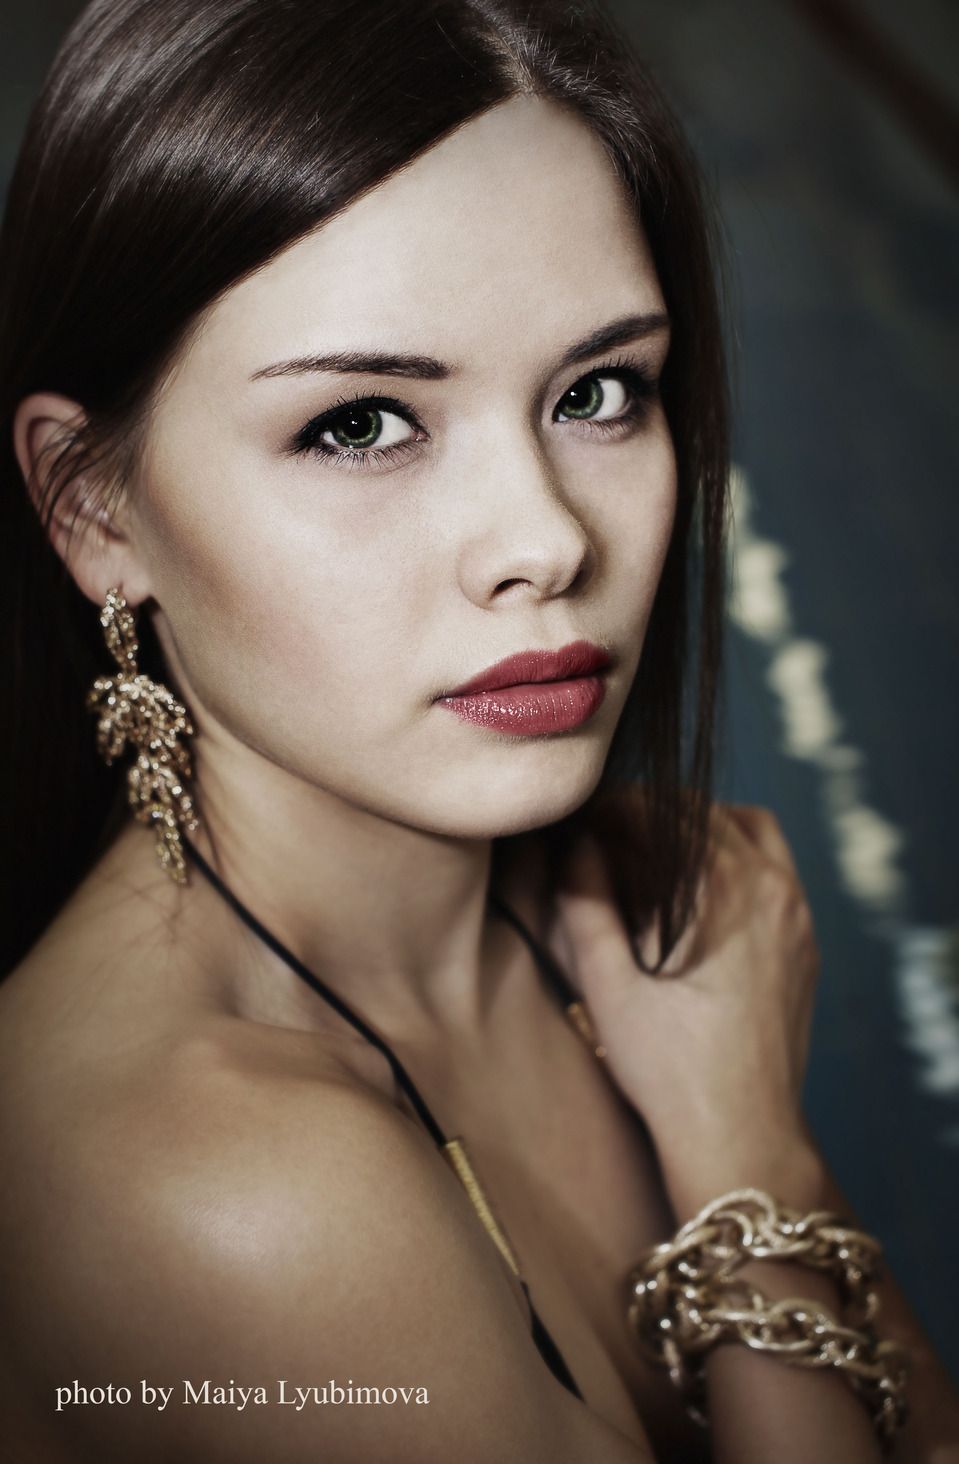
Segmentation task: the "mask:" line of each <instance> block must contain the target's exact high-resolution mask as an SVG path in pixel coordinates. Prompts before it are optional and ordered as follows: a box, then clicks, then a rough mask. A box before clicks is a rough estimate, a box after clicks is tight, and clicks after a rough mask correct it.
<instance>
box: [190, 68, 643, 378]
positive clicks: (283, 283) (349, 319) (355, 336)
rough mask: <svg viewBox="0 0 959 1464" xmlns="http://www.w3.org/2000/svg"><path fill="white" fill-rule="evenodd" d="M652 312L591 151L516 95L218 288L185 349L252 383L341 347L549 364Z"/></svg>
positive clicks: (606, 164)
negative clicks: (606, 323)
mask: <svg viewBox="0 0 959 1464" xmlns="http://www.w3.org/2000/svg"><path fill="white" fill-rule="evenodd" d="M661 308H662V296H661V293H660V290H659V284H658V281H657V279H656V274H655V270H654V268H653V265H652V261H651V258H650V255H649V251H648V247H647V245H646V242H645V239H644V237H643V234H642V230H641V228H640V226H639V223H638V220H637V218H636V215H635V213H634V211H633V210H632V209H631V208H630V206H629V205H628V204H627V202H626V199H625V197H624V195H623V192H622V189H621V187H620V184H619V182H618V179H617V177H616V175H615V172H614V170H613V167H612V165H611V163H610V161H609V159H608V158H607V155H606V153H605V150H604V148H603V146H602V144H601V142H600V141H599V140H598V139H597V138H596V137H595V136H594V135H593V133H592V132H590V130H589V129H588V128H587V126H586V125H585V123H583V122H582V121H581V120H580V119H579V118H578V117H576V116H575V115H574V114H573V113H571V112H567V111H566V110H564V109H563V108H561V107H559V106H557V105H555V104H554V103H550V102H545V101H543V100H541V99H538V98H530V97H517V98H513V99H511V100H510V101H509V102H506V103H503V104H501V105H500V106H498V107H496V108H494V109H492V110H491V111H489V112H487V113H484V114H483V115H482V116H481V117H479V118H476V119H474V120H473V121H472V122H469V123H467V124H466V125H465V126H463V127H461V128H460V129H459V130H458V131H457V132H455V133H454V134H453V135H452V136H450V137H448V138H446V139H445V140H444V141H443V142H441V143H439V144H438V145H437V146H436V147H434V148H433V149H431V150H430V151H429V152H428V153H426V154H424V155H423V156H422V157H420V158H418V159H417V160H416V161H415V162H413V163H412V164H410V165H409V166H408V167H407V168H405V169H404V170H403V171H402V172H400V173H398V174H396V175H394V176H393V177H391V178H389V179H388V180H387V181H386V182H385V183H383V184H381V185H380V186H379V187H378V188H376V189H374V190H373V191H372V192H371V193H369V194H367V195H366V196H365V197H363V198H361V199H359V200H358V201H357V202H356V203H354V204H352V205H351V206H350V207H348V208H346V209H345V210H344V211H343V212H342V213H341V214H339V215H338V216H337V217H335V218H334V219H333V220H331V221H330V222H329V223H328V224H326V225H324V226H323V227H322V228H321V229H318V230H316V231H315V232H314V233H312V234H310V235H307V236H306V237H305V238H303V239H301V240H299V241H298V242H297V243H295V244H293V245H291V246H290V247H289V248H288V249H286V250H285V251H284V252H283V253H282V254H281V255H279V256H278V257H277V258H276V259H274V260H273V261H272V262H271V263H270V264H268V265H266V266H265V267H264V268H263V269H261V270H259V271H258V272H257V273H256V274H254V275H253V276H251V277H250V278H248V279H247V280H244V281H243V282H242V283H240V284H239V285H237V286H235V287H234V288H233V289H232V290H230V291H228V292H227V294H226V295H225V296H223V297H222V298H221V300H220V301H219V302H218V303H217V304H216V306H215V307H214V308H213V309H212V310H211V311H210V313H209V314H208V316H207V318H206V320H205V322H204V326H203V328H202V330H201V332H200V336H199V338H198V340H197V341H196V342H195V348H196V347H198V348H199V350H200V354H201V356H206V355H207V354H208V353H211V352H215V353H216V354H217V355H221V356H222V353H223V352H228V354H229V357H230V359H231V361H232V362H233V363H234V364H235V366H236V367H238V368H240V369H242V370H246V368H249V372H250V373H254V372H256V371H257V370H261V369H262V368H263V367H264V366H265V365H268V364H269V363H270V362H271V360H274V359H275V360H279V359H281V358H283V357H285V356H286V357H288V356H291V355H298V354H299V353H300V352H308V351H311V350H316V349H321V348H323V347H324V346H327V345H334V346H342V345H343V344H347V343H348V344H350V345H354V344H363V345H369V346H375V347H377V348H384V349H389V348H391V347H395V348H397V349H407V350H408V349H411V348H415V349H416V350H417V351H420V352H423V353H429V354H431V355H435V356H437V357H439V358H442V359H444V360H450V361H453V362H455V361H457V360H459V359H464V358H466V357H468V356H469V353H470V351H471V350H474V349H476V348H477V346H480V347H481V346H482V345H483V344H484V343H488V344H496V343H497V342H499V343H500V344H502V342H503V339H504V337H505V338H508V339H509V341H510V342H511V343H512V345H513V347H514V348H519V346H520V344H521V343H524V344H526V345H527V346H528V348H529V350H530V351H531V352H533V351H547V352H548V351H550V350H551V349H552V348H553V343H554V342H555V344H556V347H557V348H559V347H560V346H561V345H562V344H565V343H568V341H569V340H570V339H571V338H578V337H579V336H581V335H583V334H585V333H587V332H589V331H590V330H592V329H595V327H596V325H597V324H598V323H601V322H602V321H603V320H605V319H610V318H615V317H617V316H622V315H627V314H630V313H633V312H635V313H642V312H645V311H650V310H655V309H661ZM191 354H192V353H191Z"/></svg>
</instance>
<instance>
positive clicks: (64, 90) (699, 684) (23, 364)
mask: <svg viewBox="0 0 959 1464" xmlns="http://www.w3.org/2000/svg"><path fill="white" fill-rule="evenodd" d="M521 91H526V92H533V93H536V94H538V95H541V96H543V97H546V98H551V99H554V100H555V101H557V102H559V103H561V104H562V105H564V106H566V107H568V108H571V109H572V110H574V111H575V112H576V113H577V114H578V115H579V116H580V117H582V118H583V120H584V121H585V122H586V124H587V125H588V126H589V127H590V128H591V129H592V130H593V132H594V133H595V134H596V135H597V136H598V137H599V138H600V139H601V140H602V142H603V144H604V145H605V147H606V150H607V152H608V155H609V157H610V158H611V160H612V162H613V164H614V166H615V168H616V170H617V173H618V175H619V177H620V178H621V180H622V183H623V187H624V189H625V190H626V192H627V195H628V196H629V197H630V198H631V199H632V200H633V201H634V203H635V206H636V208H637V210H638V213H639V215H640V216H641V218H642V222H643V225H644V227H645V230H646V234H647V236H648V239H649V242H650V245H651V248H652V252H653V256H654V259H655V262H656V267H657V269H658V272H659V277H660V281H661V284H662V288H663V291H664V294H665V299H666V304H667V308H668V310H669V312H670V315H671V317H672V320H673V345H672V349H671V353H670V356H669V361H668V364H667V368H666V371H665V373H664V376H663V381H662V393H663V399H664V404H665V409H666V413H667V417H668V420H669V423H670V427H671V430H672V433H673V437H674V441H675V445H676V452H677V458H678V467H679V506H678V513H677V518H676V525H675V529H674V533H673V538H672V543H671V546H670V549H669V553H668V557H667V561H666V566H665V569H664V572H663V577H662V581H661V583H660V586H659V590H658V593H657V597H656V603H655V607H654V610H653V616H652V621H651V624H650V627H649V633H648V638H647V643H646V648H645V650H644V653H643V658H642V661H641V665H640V670H639V673H638V675H637V679H636V683H635V686H634V688H633V691H632V693H631V696H630V702H629V705H628V707H627V712H626V714H625V716H624V718H623V722H622V724H621V727H620V728H619V730H618V732H617V736H616V740H615V743H614V748H613V752H612V755H611V759H610V764H609V769H608V772H609V775H610V776H619V777H622V776H624V775H627V774H628V775H629V776H631V777H641V778H642V779H643V781H644V783H645V786H646V789H647V794H646V813H647V817H646V836H647V840H648V848H649V849H650V850H652V851H654V856H653V857H652V858H651V859H649V860H644V861H643V867H642V869H641V870H640V869H639V867H638V865H637V866H636V867H635V868H634V867H633V866H629V867H626V866H624V867H623V869H622V871H621V874H622V880H623V891H622V892H623V895H624V898H627V899H628V902H631V903H632V904H633V905H634V906H635V907H636V909H637V910H639V909H640V908H642V909H643V910H645V911H646V912H647V913H648V912H649V911H651V910H652V911H656V912H658V914H659V918H660V921H661V928H662V930H663V931H664V934H665V936H666V942H667V944H668V943H669V940H670V939H671V934H672V933H673V932H675V930H676V928H677V922H678V921H680V920H681V919H682V918H683V914H684V912H685V910H686V909H688V903H689V898H690V892H691V890H692V888H693V883H694V880H695V877H696V873H697V870H698V866H699V861H700V858H701V853H702V848H703V830H704V826H705V817H706V811H707V800H706V794H707V791H708V788H709V782H710V773H711V747H712V721H713V714H714V705H715V688H716V678H717V669H718V663H719V648H720V625H721V592H722V532H723V519H724V495H725V483H726V473H727V408H726V393H725V385H724V362H723V349H722V341H721V329H720V321H719V312H718V309H717V302H716V292H715V281H714V271H713V264H712V255H711V248H710V228H709V215H708V211H707V209H706V208H705V207H704V204H703V195H702V188H701V183H700V178H699V174H698V171H697V169H696V166H695V164H694V162H693V161H692V159H691V157H690V154H689V152H688V150H687V147H686V145H685V143H684V141H683V140H682V138H681V135H680V134H679V132H678V131H677V129H676V126H675V124H674V122H673V121H672V119H671V116H670V114H669V112H668V110H667V109H666V107H665V106H664V104H663V102H662V101H661V100H660V98H659V97H658V95H657V93H656V92H655V90H654V89H653V87H652V86H651V84H650V82H649V81H648V79H647V78H646V76H645V75H644V74H643V72H642V71H641V69H640V68H639V67H638V66H637V64H636V63H635V62H634V60H633V59H632V57H631V56H630V54H629V52H628V50H627V49H626V47H625V46H624V45H623V44H622V43H621V41H620V40H619V38H618V37H617V36H616V35H615V34H614V32H613V31H612V30H611V29H610V27H609V25H608V23H607V22H606V21H605V20H604V19H603V17H602V15H601V14H600V13H599V11H598V10H597V9H596V8H595V6H594V5H593V4H592V3H572V4H570V3H560V0H555V3H554V0H94V3H93V4H91V5H90V6H89V7H88V8H87V9H86V10H85V11H84V12H83V14H82V15H81V17H80V19H79V21H78V22H77V23H76V25H75V26H74V27H73V29H72V30H71V32H70V33H69V35H68V36H67V39H66V40H65V42H64V44H63V46H62V48H61V50H60V52H59V55H58V56H57V58H56V61H55V62H54V65H53V68H52V70H51V72H50V74H49V76H48V78H47V81H46V83H45V86H44V88H43V91H42V93H41V95H40V98H39V100H38V101H37V103H36V106H35V108H34V111H33V114H32V117H31V121H30V124H29V127H28V131H27V135H26V139H25V141H24V144H23V148H22V150H21V154H20V158H19V162H18V165H17V169H16V172H15V174H14V178H13V182H12V184H11V188H10V193H9V198H8V204H7V211H6V218H5V222H4V226H3V234H2V240H0V418H2V421H3V423H4V433H5V437H4V442H3V446H2V448H0V493H2V495H3V497H2V510H0V511H2V515H3V523H4V533H3V549H2V551H0V552H2V554H3V556H4V560H3V562H2V563H0V594H2V596H3V604H2V607H0V625H2V634H3V636H4V644H3V652H2V654H3V657H4V661H3V673H2V674H3V678H4V684H5V685H6V686H7V687H8V689H9V692H10V704H9V712H8V714H7V715H6V717H5V719H4V728H3V737H4V745H3V748H2V753H0V776H2V778H3V787H2V790H0V809H2V816H3V817H2V823H3V832H2V836H0V837H2V842H3V855H2V879H3V902H4V912H3V915H4V928H3V931H2V934H0V969H3V970H6V969H8V968H9V967H10V966H11V965H13V964H14V963H15V962H16V960H17V959H19V957H20V956H21V955H22V953H23V952H24V951H25V950H26V949H27V948H28V946H29V945H30V944H31V943H32V941H33V940H35V939H36V937H37V935H38V934H39V933H40V931H41V930H42V929H43V927H44V926H45V925H46V923H47V922H48V921H49V920H50V918H51V917H52V915H53V914H54V913H55V911H56V909H57V908H58V906H59V904H60V903H61V902H62V900H63V899H64V897H65V896H66V894H67V893H68V892H69V891H70V889H71V888H72V887H73V886H74V885H75V883H76V882H77V880H78V878H79V877H80V875H81V874H82V873H83V872H84V870H85V868H86V867H87V866H88V865H89V862H90V860H91V857H92V856H93V853H94V850H95V848H96V846H97V842H98V839H99V838H100V837H101V834H102V831H103V829H104V826H105V823H106V820H107V816H108V813H109V810H110V807H111V804H113V803H115V800H116V792H117V786H118V779H119V778H121V777H122V770H117V769H113V770H106V769H104V768H103V767H101V766H100V764H99V763H98V761H97V758H96V754H95V751H94V746H93V728H92V722H91V719H90V718H89V717H88V715H87V713H86V711H85V709H84V702H85V693H86V690H87V688H88V686H89V684H90V683H91V681H92V679H93V677H94V676H95V675H96V674H97V673H98V671H99V670H101V669H102V666H101V662H102V661H103V651H102V648H101V643H100V628H99V624H98V619H97V615H96V613H95V612H94V609H93V607H92V606H91V605H90V604H89V602H88V601H86V600H85V599H84V598H83V597H82V596H81V595H80V593H79V591H78V590H77V589H76V588H75V586H74V585H73V583H72V581H71V580H70V578H69V576H68V575H67V574H66V572H65V571H64V570H63V568H62V566H61V564H60V562H59V560H58V559H57V557H56V556H55V554H54V552H53V550H52V549H51V548H50V546H49V543H48V541H47V538H46V535H45V533H44V532H43V528H42V526H41V523H40V521H39V519H38V516H37V514H36V513H35V511H34V509H33V507H32V505H31V504H30V502H29V499H28V496H27V494H26V493H25V492H24V488H23V483H22V480H21V477H20V474H19V472H18V470H17V466H16V462H15V458H14V455H13V451H12V445H11V432H10V424H11V421H12V418H13V414H14V412H15V410H16V407H17V405H18V403H19V402H20V401H21V400H22V399H23V398H24V397H25V396H27V395H28V394H30V393H31V392H34V391H41V390H42V391H53V392H59V393H62V394H63V395H64V396H67V397H69V398H72V399H74V400H76V401H78V402H81V403H82V404H83V406H84V408H85V411H86V414H87V423H86V426H85V427H84V428H83V429H82V430H81V431H80V432H79V433H78V434H77V435H76V436H75V437H74V438H73V439H72V440H71V441H69V442H68V443H67V444H66V445H65V447H64V449H63V450H62V452H61V453H60V455H59V458H58V459H57V461H56V462H55V463H54V464H53V465H51V467H50V470H49V472H48V473H47V474H46V486H47V488H48V490H49V491H48V492H47V493H46V509H45V512H46V513H47V514H48V513H49V512H50V507H51V504H52V499H53V495H54V493H55V492H56V491H59V490H60V489H62V487H63V486H64V484H65V483H66V482H67V481H68V480H69V479H70V478H71V477H72V476H74V475H75V474H76V473H78V472H79V471H81V469H84V468H85V469H87V470H88V471H89V469H90V467H91V465H92V464H94V463H97V464H99V465H100V466H101V468H103V467H104V465H105V464H109V465H110V467H111V469H112V472H113V476H114V478H116V477H117V476H119V478H120V479H121V480H122V476H123V471H124V462H127V463H128V462H129V459H130V454H131V453H132V452H133V451H135V445H136V442H137V436H138V429H139V427H140V425H141V424H142V423H143V421H144V419H145V418H146V416H147V415H148V412H149V407H150V402H151V396H152V392H153V389H154V388H155V386H156V384H157V382H158V380H159V379H160V378H161V376H162V373H163V371H164V369H165V368H166V366H167V365H168V364H169V363H170V362H171V360H172V359H173V357H174V356H175V353H176V351H177V348H178V345H179V344H180V343H181V342H182V341H183V339H184V336H185V334H186V332H187V331H188V330H189V328H190V326H191V323H193V322H194V321H195V319H196V317H197V314H198V312H199V311H201V310H202V309H203V308H204V307H206V306H208V305H209V304H210V302H211V301H213V300H214V299H215V298H216V297H217V296H218V295H219V294H220V293H221V292H222V291H223V290H225V289H227V288H228V287H229V286H230V285H232V284H234V283H236V282H237V281H238V280H240V279H242V278H243V277H244V276H245V275H247V274H249V273H250V272H251V271H252V270H254V269H256V268H257V267H259V266H260V265H262V264H263V263H264V262H266V261H267V260H269V259H270V258H271V257H273V256H274V255H276V254H277V253H278V252H279V251H280V250H282V249H284V248H285V247H286V246H287V245H289V244H291V243H292V242H293V241H294V240H296V239H298V238H300V237H301V236H303V235H304V234H306V233H307V232H308V231H309V230H311V229H315V228H316V227H317V226H318V225H320V224H322V223H323V222H324V221H325V220H327V219H329V218H330V217H331V216H332V215H333V214H334V213H336V212H337V211H338V210H339V209H342V208H344V207H346V206H347V205H348V204H350V203H351V202H352V201H353V200H355V199H356V198H358V197H359V196H360V195H361V194H363V193H364V192H365V191H367V190H368V189H370V188H372V187H373V186H374V185H376V184H377V183H379V182H381V181H382V180H384V179H385V178H388V177H389V176H390V175H391V174H392V173H394V172H395V171H396V170H397V169H399V168H401V167H403V166H404V165H405V164H407V163H409V162H410V161H411V160H412V159H414V158H415V157H417V156H418V155H419V154H421V153H422V152H424V151H425V150H426V149H427V148H429V147H431V146H433V144H435V143H436V142H438V141H439V140H440V139H442V138H443V137H445V136H446V135H447V134H449V133H450V132H451V131H452V130H453V129H454V128H456V127H458V126H460V125H461V124H463V123H465V122H467V121H469V120H470V119H471V118H473V117H476V116H478V115H479V114H480V113H482V112H484V111H486V110H487V109H488V108H490V107H492V106H495V105H496V104H497V103H499V102H501V101H504V100H506V99H507V98H508V97H510V96H512V95H515V94H516V93H518V92H521ZM124 454H125V456H124ZM691 563H694V564H695V570H696V572H695V574H694V575H690V569H689V567H690V564H691ZM690 593H691V594H692V597H693V600H694V601H695V603H696V606H697V608H696V615H695V627H694V635H693V636H692V639H693V640H694V642H695V665H696V668H697V669H696V671H695V673H694V675H693V677H692V678H691V679H692V681H694V682H695V685H694V686H692V687H688V686H687V684H686V683H687V680H690V678H689V677H688V676H687V669H686V668H687V664H688V661H689V659H690V658H689V655H688V647H687V640H688V639H689V638H690V637H689V635H688V621H689V618H690V617H689V612H688V609H687V598H688V596H689V595H690ZM147 639H148V638H147ZM146 653H147V655H148V656H149V654H150V651H149V646H147V651H146ZM154 654H155V647H154ZM161 669H162V668H160V667H159V666H155V668H154V674H161ZM691 691H692V692H693V693H694V695H693V697H692V700H693V701H694V703H695V714H694V715H690V713H689V712H688V710H687V703H689V702H690V700H691V698H690V692H691ZM684 789H685V791H684ZM690 790H692V794H691V795H690ZM630 886H632V899H631V901H629V898H628V897H629V896H630V888H629V887H630Z"/></svg>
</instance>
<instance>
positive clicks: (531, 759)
mask: <svg viewBox="0 0 959 1464" xmlns="http://www.w3.org/2000/svg"><path fill="white" fill-rule="evenodd" d="M598 742H599V740H598V739H593V738H590V739H589V740H588V741H587V740H585V739H582V740H581V739H577V740H576V741H572V740H569V741H567V740H566V739H562V740H560V739H556V740H552V739H551V740H550V741H548V742H547V741H545V740H544V741H542V742H539V743H538V744H535V745H527V747H526V748H524V749H522V751H523V752H524V753H525V754H526V755H524V756H519V757H514V758H509V759H505V760H502V761H501V760H500V759H497V760H496V761H497V763H499V766H497V767H495V768H492V769H490V768H485V767H482V766H480V767H474V768H472V769H470V771H469V773H468V774H467V775H466V776H465V777H463V778H462V779H457V780H456V783H457V786H456V787H453V788H449V789H448V790H441V789H439V788H436V787H435V786H434V789H433V790H432V795H431V797H430V798H429V800H428V804H427V805H426V806H424V807H423V809H422V810H421V813H422V814H425V815H426V820H425V823H426V825H427V826H430V827H431V829H432V831H433V832H436V833H441V834H445V835H447V836H448V837H452V838H461V839H500V838H507V837H509V836H510V835H513V834H525V833H529V832H530V831H531V830H533V829H540V828H545V827H546V826H547V825H549V824H554V823H557V822H558V821H559V820H560V819H563V818H566V817H568V815H569V814H571V813H574V812H575V811H576V809H577V808H580V807H581V806H582V805H583V804H584V803H585V802H586V800H587V799H588V798H589V797H590V795H591V794H592V793H593V792H594V791H595V789H596V787H597V785H598V784H599V780H600V778H601V777H602V775H603V768H604V766H605V763H606V756H607V753H608V746H607V739H605V738H603V739H602V744H601V745H598ZM519 751H520V749H518V748H517V749H516V752H519ZM529 754H532V756H530V755H529ZM537 754H539V755H537ZM444 791H445V792H446V794H447V796H445V797H444V796H443V794H444ZM421 826H422V824H421Z"/></svg>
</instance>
